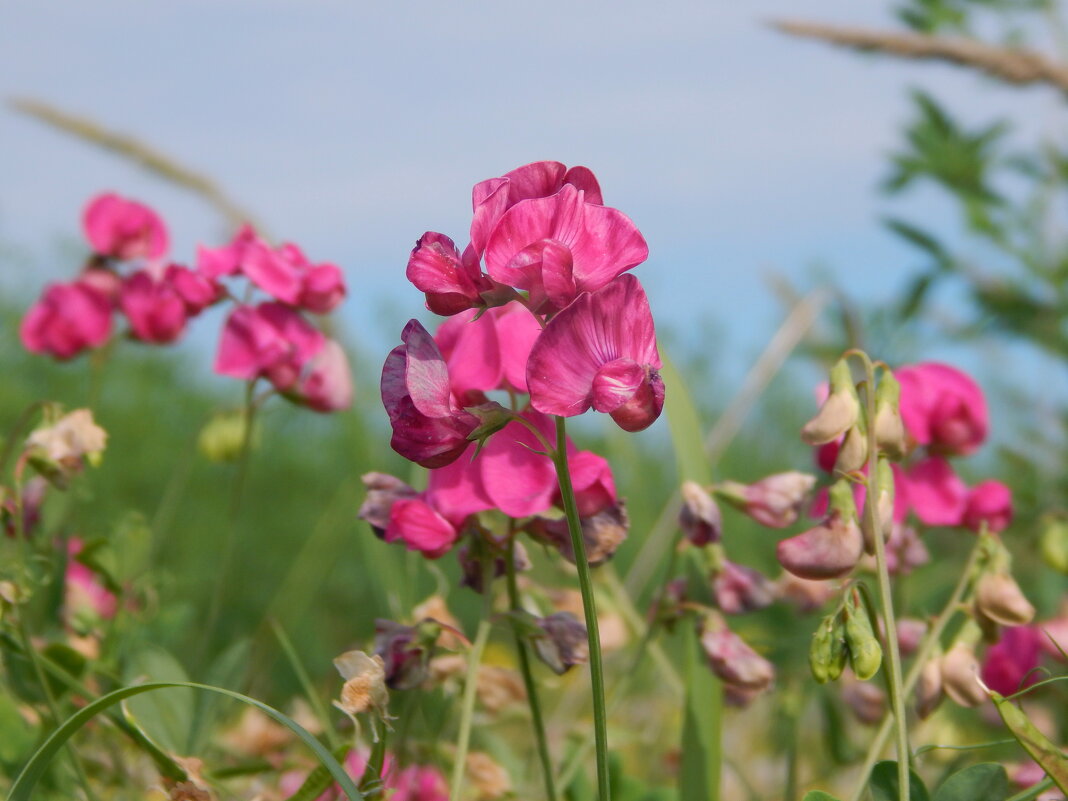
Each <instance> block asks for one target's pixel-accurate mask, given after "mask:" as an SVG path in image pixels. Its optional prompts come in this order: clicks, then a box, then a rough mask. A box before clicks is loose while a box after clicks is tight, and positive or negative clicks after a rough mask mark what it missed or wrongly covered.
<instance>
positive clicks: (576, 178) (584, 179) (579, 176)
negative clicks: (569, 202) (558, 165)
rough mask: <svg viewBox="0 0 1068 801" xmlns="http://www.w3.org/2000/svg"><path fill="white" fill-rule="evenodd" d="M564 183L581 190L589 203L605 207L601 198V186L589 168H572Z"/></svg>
mask: <svg viewBox="0 0 1068 801" xmlns="http://www.w3.org/2000/svg"><path fill="white" fill-rule="evenodd" d="M564 183H565V184H571V185H572V186H573V187H575V188H576V189H581V190H582V191H583V192H584V193H585V195H586V202H587V203H595V204H596V205H598V206H603V205H604V199H603V198H602V197H601V185H600V184H599V183H597V177H596V176H595V175H594V174H593V171H592V170H591V169H590V168H589V167H572V168H571V169H570V170H568V171H567V174H566V175H565V176H564Z"/></svg>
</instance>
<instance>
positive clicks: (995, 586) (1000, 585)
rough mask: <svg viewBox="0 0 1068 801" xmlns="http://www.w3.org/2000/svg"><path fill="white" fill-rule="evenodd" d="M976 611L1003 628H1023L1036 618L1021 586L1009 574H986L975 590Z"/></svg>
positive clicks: (1033, 609)
mask: <svg viewBox="0 0 1068 801" xmlns="http://www.w3.org/2000/svg"><path fill="white" fill-rule="evenodd" d="M975 610H976V612H978V613H979V614H980V615H982V616H983V617H985V618H987V619H989V620H992V621H994V622H995V623H1000V624H1001V625H1002V626H1023V625H1026V624H1027V623H1030V622H1031V621H1032V620H1033V619H1034V616H1035V608H1034V607H1033V606H1032V605H1031V602H1030V601H1028V600H1027V598H1025V597H1024V594H1023V591H1022V590H1021V589H1020V585H1019V584H1017V583H1016V580H1015V579H1014V578H1013V577H1012V576H1011V575H1009V574H1008V573H1007V572H1000V571H999V572H994V573H985V574H984V575H983V576H982V578H980V579H979V583H978V584H977V585H976V588H975Z"/></svg>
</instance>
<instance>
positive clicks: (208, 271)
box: [196, 223, 258, 280]
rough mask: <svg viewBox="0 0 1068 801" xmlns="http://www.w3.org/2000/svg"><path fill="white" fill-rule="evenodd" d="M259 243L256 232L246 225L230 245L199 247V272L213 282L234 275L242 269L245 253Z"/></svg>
mask: <svg viewBox="0 0 1068 801" xmlns="http://www.w3.org/2000/svg"><path fill="white" fill-rule="evenodd" d="M257 241H258V240H257V237H256V232H255V231H253V230H252V226H251V225H248V224H247V223H246V224H245V225H242V226H241V228H240V230H238V232H237V234H235V235H234V238H233V239H232V240H231V241H230V244H228V245H223V246H222V247H220V248H206V247H204V246H203V245H198V246H197V265H196V269H197V272H198V273H201V274H202V275H204V276H206V277H207V278H209V279H212V280H214V279H216V278H221V277H222V276H224V275H234V274H235V273H237V272H239V271H240V269H241V264H242V262H243V261H244V259H245V252H246V251H247V250H248V248H249V247H250V246H251V245H252V244H253V243H255V242H257Z"/></svg>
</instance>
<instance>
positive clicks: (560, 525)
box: [526, 500, 630, 567]
mask: <svg viewBox="0 0 1068 801" xmlns="http://www.w3.org/2000/svg"><path fill="white" fill-rule="evenodd" d="M581 523H582V539H583V544H584V545H585V548H586V559H587V561H588V562H589V563H590V567H596V566H597V565H599V564H602V563H604V562H606V561H608V560H609V559H611V558H612V556H613V555H614V554H615V552H616V549H617V548H619V546H620V545H622V544H623V540H625V539H626V538H627V530H628V529H629V528H630V519H629V518H628V516H627V509H626V506H625V505H624V503H623V501H622V500H620V501H617V502H616V503H615V504H613V505H612V506H610V507H608V508H607V509H605V510H604V511H602V512H598V513H597V514H595V515H593V516H592V517H584V518H582V520H581ZM526 531H527V532H528V533H529V534H530V535H531V536H532V537H533V538H534V539H536V540H538V541H539V542H542V543H545V544H546V545H551V546H553V547H554V548H556V549H557V550H559V551H560V555H561V556H563V557H564V558H565V559H566V560H567V561H569V562H571V563H572V564H575V550H574V548H573V547H572V543H571V534H570V532H569V530H568V527H567V520H566V519H563V518H558V519H555V520H550V519H547V518H543V517H536V518H534V519H533V520H532V521H531V522H530V523H529V524H528V526H527V528H526Z"/></svg>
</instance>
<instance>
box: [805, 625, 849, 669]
mask: <svg viewBox="0 0 1068 801" xmlns="http://www.w3.org/2000/svg"><path fill="white" fill-rule="evenodd" d="M843 634H844V632H843V631H842V627H841V625H840V623H839V619H838V616H837V615H828V616H827V617H825V618H823V620H821V621H820V625H819V628H817V629H816V631H815V632H814V633H813V634H812V643H811V644H810V646H809V650H808V666H809V668H810V669H811V670H812V678H814V679H815V680H816V681H817V682H819V683H820V684H826V683H827V682H829V681H836V680H837V679H838V677H839V676H841V675H842V670H843V669H845V663H846V657H847V655H846V648H845V640H844V639H843Z"/></svg>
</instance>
